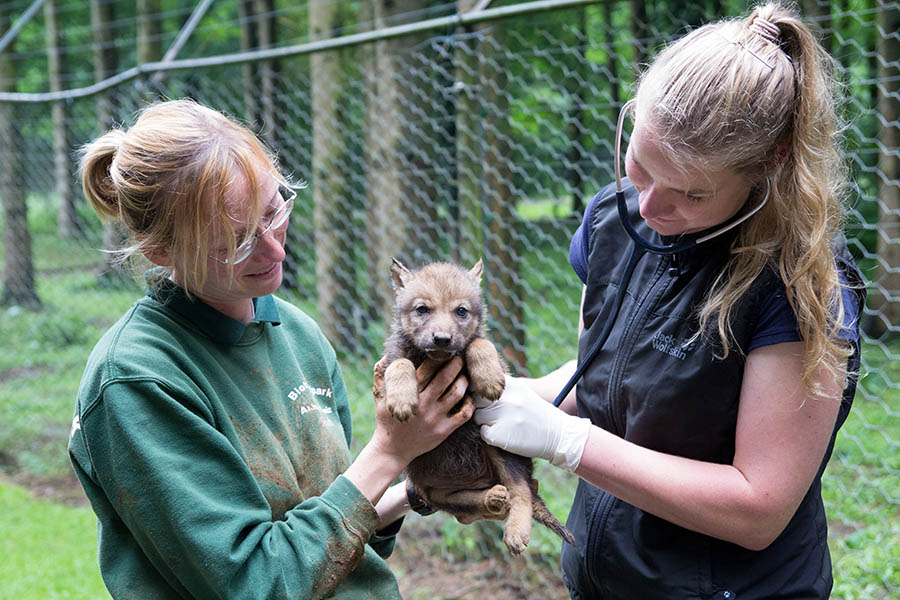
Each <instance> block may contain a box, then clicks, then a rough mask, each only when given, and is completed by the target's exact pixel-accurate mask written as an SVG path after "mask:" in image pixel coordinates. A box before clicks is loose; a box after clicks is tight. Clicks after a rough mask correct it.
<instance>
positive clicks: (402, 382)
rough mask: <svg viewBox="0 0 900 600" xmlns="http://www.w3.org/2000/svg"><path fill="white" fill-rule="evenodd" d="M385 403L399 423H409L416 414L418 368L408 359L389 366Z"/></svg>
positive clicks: (385, 377)
mask: <svg viewBox="0 0 900 600" xmlns="http://www.w3.org/2000/svg"><path fill="white" fill-rule="evenodd" d="M384 401H385V403H386V404H387V408H388V411H389V412H390V413H391V416H393V417H394V418H395V419H397V420H398V421H407V420H409V418H410V417H412V416H413V415H414V414H416V410H417V409H418V402H419V390H418V384H417V383H416V368H415V366H414V365H413V364H412V362H410V361H409V360H406V359H400V360H396V361H394V362H392V363H391V364H390V365H388V368H387V369H386V370H385V372H384Z"/></svg>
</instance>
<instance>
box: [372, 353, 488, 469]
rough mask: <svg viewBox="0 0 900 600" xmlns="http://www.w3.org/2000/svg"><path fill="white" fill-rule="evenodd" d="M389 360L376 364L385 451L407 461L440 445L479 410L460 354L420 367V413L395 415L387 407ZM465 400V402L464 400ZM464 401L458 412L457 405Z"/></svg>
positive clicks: (378, 421)
mask: <svg viewBox="0 0 900 600" xmlns="http://www.w3.org/2000/svg"><path fill="white" fill-rule="evenodd" d="M385 362H386V361H385V359H383V358H382V359H381V360H380V361H378V363H377V364H376V365H375V381H374V386H373V387H374V389H373V394H374V396H375V406H376V410H375V434H374V435H373V438H372V439H373V442H377V444H378V446H379V447H380V448H381V449H382V451H383V452H385V453H387V454H389V455H392V456H394V457H396V458H398V459H399V460H401V461H403V464H404V465H406V464H409V462H410V461H411V460H412V459H413V458H415V457H417V456H419V455H420V454H424V453H425V452H428V451H429V450H431V449H433V448H434V447H436V446H437V445H438V444H440V443H441V442H442V441H444V439H445V438H446V437H447V436H448V435H450V434H451V433H452V432H453V431H454V430H455V429H456V428H457V427H459V426H460V425H462V424H463V423H465V422H466V421H468V420H469V419H470V418H471V417H472V413H473V412H474V410H475V406H474V403H473V402H472V399H471V398H470V397H467V396H466V391H467V389H468V385H469V382H468V380H467V379H466V377H465V376H464V375H461V374H460V371H462V367H463V361H462V359H461V358H459V357H454V358H453V359H451V360H449V361H447V362H446V363H438V362H435V361H432V360H426V361H425V362H423V363H422V364H421V365H420V366H419V368H418V369H416V383H417V385H418V390H419V404H418V410H417V411H416V414H415V415H414V416H413V417H411V418H410V419H409V420H407V421H405V422H400V421H398V420H396V419H395V418H393V417H392V416H391V414H390V413H389V412H388V410H387V408H386V407H385V406H384V402H382V401H381V400H382V399H383V393H384V366H385ZM460 401H462V402H460ZM457 404H460V406H459V407H458V410H457V411H455V412H454V410H453V409H454V407H455V406H456V405H457Z"/></svg>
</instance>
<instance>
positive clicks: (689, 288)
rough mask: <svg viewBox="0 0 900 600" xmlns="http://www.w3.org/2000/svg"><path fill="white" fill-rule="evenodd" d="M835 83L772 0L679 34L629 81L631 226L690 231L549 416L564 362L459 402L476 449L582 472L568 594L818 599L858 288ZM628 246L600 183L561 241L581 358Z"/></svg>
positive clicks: (664, 234)
mask: <svg viewBox="0 0 900 600" xmlns="http://www.w3.org/2000/svg"><path fill="white" fill-rule="evenodd" d="M831 81H832V80H831V71H830V59H829V58H828V56H827V55H826V53H825V52H824V51H823V49H822V48H821V46H820V45H819V44H818V43H817V41H816V40H815V38H814V37H813V35H812V34H811V33H810V31H809V29H807V27H806V26H805V25H804V24H803V23H802V22H801V21H800V19H799V18H798V16H797V15H796V14H795V13H794V12H793V11H792V10H791V9H789V8H786V7H784V6H782V5H779V4H766V5H764V6H759V7H757V8H756V9H755V10H753V12H752V14H750V15H749V16H748V17H747V18H743V19H736V20H728V21H723V22H718V23H713V24H709V25H706V26H704V27H701V28H699V29H697V30H695V31H693V32H691V33H690V34H688V35H686V36H685V37H683V38H681V39H679V40H678V41H676V42H674V43H673V44H671V45H670V46H669V47H667V48H666V49H665V50H664V51H663V52H661V53H660V55H659V56H658V57H657V58H656V59H655V61H654V62H653V64H651V65H650V66H649V67H648V68H647V69H646V71H645V72H644V73H643V74H642V76H641V78H640V81H639V85H638V88H637V93H636V96H635V101H634V103H633V106H632V108H631V117H632V119H631V120H632V121H633V129H632V131H631V135H630V139H629V141H628V149H627V153H626V156H625V172H626V173H627V175H628V179H627V180H625V181H624V182H623V188H624V189H623V192H624V197H625V199H626V203H627V206H628V210H629V212H630V215H629V216H630V220H631V222H632V223H635V225H634V226H635V228H636V229H637V232H638V233H639V234H640V235H641V236H642V237H644V238H648V239H649V240H650V241H651V242H652V243H655V244H657V245H665V244H671V243H673V242H678V243H680V242H690V243H687V244H685V245H684V247H685V248H687V249H684V250H682V251H680V252H676V253H675V254H674V255H665V254H647V255H645V256H644V257H643V259H642V261H641V262H639V263H638V264H637V267H636V268H635V270H634V273H633V275H632V277H631V281H630V283H628V284H627V293H625V294H624V297H623V298H624V299H623V301H622V304H621V308H620V310H619V313H618V318H617V319H615V320H614V325H613V326H612V329H611V333H610V336H609V339H608V341H607V343H606V344H605V346H604V347H603V350H601V351H600V353H599V354H598V356H597V357H596V358H595V359H594V360H593V362H591V363H590V366H588V367H587V370H586V371H585V373H584V377H583V378H582V379H581V381H580V383H579V384H578V387H577V388H576V391H574V392H572V393H570V394H569V395H568V396H567V397H565V399H564V400H563V401H562V404H561V408H562V410H559V409H557V408H554V407H553V406H552V405H551V404H550V403H549V402H545V400H552V399H553V397H554V394H556V392H557V391H558V390H559V389H560V388H561V387H562V385H563V383H564V382H565V381H566V378H567V377H568V376H569V375H570V374H571V373H572V372H573V371H574V363H573V364H568V365H565V366H564V367H562V368H560V369H559V370H557V371H555V372H554V373H552V374H550V375H547V376H545V377H543V378H540V379H536V380H526V379H510V380H509V382H508V386H507V391H506V392H505V393H504V396H503V398H501V400H500V401H499V402H497V403H495V404H494V405H492V406H489V407H485V408H479V409H478V410H477V411H476V413H475V419H476V420H477V421H478V422H479V423H481V424H482V436H483V437H484V438H485V439H486V441H488V442H489V443H491V444H495V445H497V446H501V447H503V448H506V449H507V450H510V451H513V452H518V453H520V454H524V455H526V456H533V457H541V458H546V459H548V460H551V461H552V462H553V464H555V465H557V466H560V467H563V468H566V469H568V470H570V471H573V472H574V473H575V474H576V475H578V476H579V477H580V480H579V485H578V490H577V493H576V496H575V501H574V504H573V507H572V510H571V513H570V516H569V521H568V524H567V526H568V527H569V529H571V531H572V532H573V534H574V535H575V538H576V540H577V545H576V546H575V547H571V546H565V547H564V548H563V554H562V568H563V578H564V580H565V583H566V585H567V586H568V589H569V591H570V594H571V596H572V598H576V599H585V600H587V599H593V598H641V599H642V600H647V599H652V598H660V599H662V598H666V599H671V598H720V599H734V598H738V599H742V600H745V599H748V598H769V599H771V598H827V597H828V596H829V592H830V589H831V586H832V575H831V563H830V558H829V554H828V546H827V543H826V541H827V540H826V537H827V533H826V532H827V527H826V520H825V514H824V509H823V503H822V497H821V485H820V478H821V476H822V471H823V469H824V467H825V464H826V462H827V460H828V458H829V456H830V454H831V450H832V447H833V444H834V440H835V435H836V433H837V430H838V428H839V427H840V426H841V425H842V424H843V422H844V420H845V418H846V417H847V413H848V411H849V410H850V404H851V402H852V399H853V395H854V392H855V386H856V375H857V370H858V367H859V333H858V326H857V316H858V315H859V314H860V312H861V310H862V306H863V303H864V300H865V296H864V292H863V290H862V285H861V279H860V276H859V274H858V272H857V270H856V268H855V266H854V264H853V260H852V258H851V256H850V254H849V252H848V251H847V247H846V242H845V240H844V237H843V235H842V234H841V232H840V227H841V217H842V209H841V193H842V191H843V190H844V188H845V183H846V182H845V171H844V168H843V166H842V164H841V159H840V154H839V149H838V145H837V136H838V122H837V118H836V114H835V106H834V96H833V94H832V87H831ZM623 121H627V119H623ZM617 135H622V132H621V131H618V132H617ZM692 244H693V247H690V246H692ZM630 246H631V240H630V239H629V237H628V236H627V235H626V233H625V231H624V230H623V227H622V226H621V225H620V223H619V218H618V216H617V202H616V198H615V191H614V186H609V187H608V188H607V189H604V190H602V191H601V192H600V193H599V194H597V196H596V197H595V198H594V200H593V201H592V202H591V203H590V205H589V207H588V208H587V210H586V212H585V216H584V221H583V223H582V225H581V227H580V228H579V230H578V231H577V232H576V234H575V236H574V238H573V240H572V245H571V250H570V259H571V262H572V264H573V267H574V268H575V271H576V272H577V274H578V275H579V277H580V278H581V279H582V281H583V282H584V296H583V303H582V311H581V327H580V328H579V330H580V341H579V359H580V360H582V359H583V358H584V354H585V353H586V351H587V349H588V348H590V347H591V346H592V344H593V342H594V341H595V340H596V338H597V337H598V335H599V332H600V331H601V330H602V329H603V328H604V326H605V325H606V323H607V322H608V321H609V320H610V318H611V317H610V314H611V311H612V309H613V305H614V302H613V298H614V297H615V296H616V294H617V292H618V289H617V288H618V287H619V282H620V278H621V277H622V273H623V271H624V269H625V265H626V263H627V257H628V248H629V247H630Z"/></svg>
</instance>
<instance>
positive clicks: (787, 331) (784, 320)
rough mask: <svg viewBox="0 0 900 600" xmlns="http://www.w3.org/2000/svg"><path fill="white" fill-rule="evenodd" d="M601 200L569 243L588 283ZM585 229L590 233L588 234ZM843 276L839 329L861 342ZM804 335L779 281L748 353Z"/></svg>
mask: <svg viewBox="0 0 900 600" xmlns="http://www.w3.org/2000/svg"><path fill="white" fill-rule="evenodd" d="M599 200H600V196H599V194H598V195H597V196H595V197H594V199H593V200H591V202H590V203H589V204H588V206H587V208H586V209H585V211H584V218H583V220H582V222H581V225H579V226H578V229H576V230H575V235H573V236H572V243H571V244H570V246H569V263H571V265H572V268H573V269H575V273H576V274H577V275H578V278H579V279H581V281H582V283H587V276H588V273H587V270H588V252H589V250H590V230H591V227H590V223H589V220H590V215H591V213H593V211H594V208H595V205H596V203H597V202H598V201H599ZM585 232H588V233H587V235H586V234H585ZM838 273H839V274H840V275H841V285H842V287H841V298H842V299H843V303H844V326H843V327H842V328H841V330H840V331H839V332H838V335H839V336H840V337H841V339H844V340H847V341H849V342H853V343H854V344H858V342H859V329H858V328H857V327H856V320H857V318H858V316H859V305H858V301H857V297H856V294H854V293H853V291H852V290H851V289H849V288H848V287H847V282H846V281H845V279H844V277H843V271H841V270H840V269H838ZM802 339H803V338H802V337H801V336H800V330H799V329H798V328H797V317H796V315H795V314H794V310H793V309H792V308H791V305H790V303H788V299H787V293H786V291H785V287H784V282H782V281H780V280H779V284H778V286H777V287H775V288H773V289H772V291H771V292H770V293H769V295H768V296H767V297H766V298H764V299H763V301H762V302H761V303H760V304H759V312H758V313H757V318H756V331H755V332H754V333H753V338H752V339H751V341H750V346H749V347H748V348H747V352H748V353H749V352H750V351H752V350H755V349H756V348H761V347H763V346H772V345H774V344H781V343H783V342H799V341H801V340H802Z"/></svg>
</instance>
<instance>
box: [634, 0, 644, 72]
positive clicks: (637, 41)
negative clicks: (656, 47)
mask: <svg viewBox="0 0 900 600" xmlns="http://www.w3.org/2000/svg"><path fill="white" fill-rule="evenodd" d="M646 31H647V6H646V4H645V3H644V0H631V37H632V40H633V41H632V48H634V71H635V73H640V71H641V65H643V64H644V61H645V60H647V40H646V38H645V37H644V36H645V34H646Z"/></svg>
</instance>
